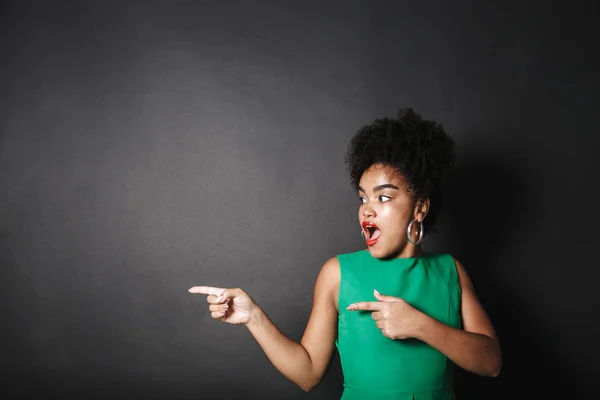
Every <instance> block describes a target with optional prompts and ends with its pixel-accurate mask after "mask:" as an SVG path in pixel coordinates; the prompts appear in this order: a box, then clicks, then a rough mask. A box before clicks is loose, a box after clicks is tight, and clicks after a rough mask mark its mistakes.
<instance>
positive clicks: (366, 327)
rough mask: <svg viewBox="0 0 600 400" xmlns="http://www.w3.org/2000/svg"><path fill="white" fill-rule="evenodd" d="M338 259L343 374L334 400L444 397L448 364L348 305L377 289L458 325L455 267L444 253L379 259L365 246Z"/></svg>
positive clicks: (449, 395) (449, 379)
mask: <svg viewBox="0 0 600 400" xmlns="http://www.w3.org/2000/svg"><path fill="white" fill-rule="evenodd" d="M337 258H338V260H339V262H340V269H341V281H340V291H339V309H340V310H339V317H338V337H337V340H336V346H337V349H338V352H339V355H340V361H341V365H342V371H343V374H344V391H343V394H342V400H359V399H360V400H365V399H369V400H412V399H415V400H451V399H454V398H455V397H454V384H453V379H454V376H453V375H454V364H453V363H452V361H450V360H449V359H447V357H446V356H444V355H443V354H442V353H440V352H439V351H437V350H436V349H434V348H433V347H431V346H429V345H428V344H426V343H425V342H422V341H420V340H417V339H406V340H392V339H390V338H387V337H385V336H383V334H382V333H381V330H380V329H378V328H377V326H376V325H375V321H374V320H373V318H372V317H371V311H348V310H346V307H347V306H348V305H349V304H351V303H356V302H359V301H377V299H375V297H374V295H373V289H377V290H378V291H379V292H380V293H381V294H384V295H389V296H394V297H401V298H403V299H404V300H406V301H407V302H408V303H409V304H410V305H412V306H413V307H415V308H416V309H418V310H420V311H422V312H424V313H425V314H427V315H429V316H431V317H433V318H435V319H437V320H438V321H441V322H443V323H445V324H447V325H450V326H452V327H454V328H460V327H461V320H460V299H461V290H460V285H459V284H458V273H457V271H456V265H455V263H454V258H453V257H452V256H451V255H449V254H433V253H425V254H424V255H422V256H420V257H415V258H396V259H391V260H380V259H377V258H374V257H372V256H371V254H370V253H369V251H368V250H362V251H358V252H355V253H349V254H342V255H339V256H337Z"/></svg>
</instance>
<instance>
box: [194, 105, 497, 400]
mask: <svg viewBox="0 0 600 400" xmlns="http://www.w3.org/2000/svg"><path fill="white" fill-rule="evenodd" d="M346 161H347V163H348V166H349V171H350V176H351V180H352V184H353V186H354V188H355V189H356V191H357V194H358V196H359V198H360V207H359V212H358V220H359V223H360V226H361V234H362V235H363V238H364V240H365V242H366V244H367V247H368V249H367V250H361V251H357V252H354V253H349V254H342V255H339V256H337V257H333V258H331V259H330V260H328V261H327V262H326V263H325V264H324V265H323V267H322V269H321V271H320V273H319V276H318V278H317V281H316V284H315V289H314V298H313V308H312V311H311V314H310V318H309V321H308V324H307V326H306V330H305V332H304V335H303V336H302V339H301V341H300V343H298V342H295V341H293V340H291V339H289V338H288V337H287V336H285V335H284V334H283V333H282V332H281V331H279V329H278V328H277V327H276V326H275V324H273V322H271V321H270V320H269V318H268V316H267V315H266V314H265V313H264V312H263V310H262V309H261V308H260V307H259V306H258V305H257V304H256V303H255V302H254V301H253V300H252V299H251V298H250V296H248V294H246V293H245V292H244V291H242V290H241V289H222V288H215V287H207V286H195V287H192V288H191V289H190V290H189V291H190V292H191V293H199V294H207V295H208V298H207V300H208V303H209V304H210V306H209V309H210V311H211V315H212V317H213V318H215V319H218V320H221V321H223V322H227V323H231V324H244V325H246V326H247V327H248V329H249V330H250V332H251V333H252V335H253V336H254V338H255V339H256V340H257V341H258V343H259V344H260V346H261V347H262V349H263V350H264V352H265V353H266V355H267V356H268V358H269V360H270V361H271V362H272V363H273V365H274V366H275V367H276V368H277V369H278V370H279V371H280V372H281V373H282V374H283V375H285V376H286V377H287V378H289V379H290V380H292V381H293V382H295V383H296V384H297V385H298V386H300V387H301V388H302V389H304V390H306V391H308V390H310V389H312V388H314V387H315V386H316V385H317V384H318V383H319V382H320V381H321V379H322V378H323V375H324V374H325V372H326V370H327V367H328V365H329V362H330V360H331V357H332V355H333V352H334V349H335V347H337V349H338V351H339V354H340V360H341V364H342V370H343V373H344V392H343V395H342V399H343V400H354V399H382V400H383V399H390V400H391V399H402V400H404V399H427V400H433V399H436V400H437V399H444V400H446V399H453V398H454V389H453V369H454V364H456V365H458V366H460V367H462V368H463V369H465V370H468V371H471V372H473V373H475V374H479V375H484V376H492V377H495V376H497V375H498V374H499V373H500V368H501V363H502V357H501V351H500V344H499V341H498V338H497V336H496V333H495V330H494V327H493V325H492V323H491V321H490V319H489V317H488V316H487V314H486V312H485V310H484V309H483V307H482V305H481V303H480V302H479V300H478V298H477V296H476V294H475V290H474V288H473V285H472V283H471V280H470V279H469V276H468V274H467V272H466V271H465V268H464V267H463V266H462V265H461V263H460V262H459V261H458V260H456V259H455V258H454V257H452V256H451V255H448V254H435V253H426V252H424V251H423V249H422V247H421V244H420V243H421V240H422V239H423V236H424V235H425V234H427V233H428V231H429V230H430V228H431V226H432V224H433V223H434V222H435V219H436V217H437V212H438V211H439V207H440V202H439V200H440V198H441V195H440V190H441V186H442V182H443V180H444V178H445V177H447V176H448V174H449V172H450V170H451V167H452V165H453V164H454V142H453V140H452V139H451V138H450V137H449V136H448V135H447V134H446V133H445V131H444V129H443V128H442V126H441V125H439V124H437V123H435V122H433V121H428V120H424V119H422V118H421V116H420V115H418V114H416V113H415V112H414V111H413V110H412V109H408V110H401V111H400V112H399V113H398V114H397V115H396V116H395V117H394V118H382V119H378V120H375V121H374V122H373V123H371V124H369V125H365V126H363V127H362V128H361V129H360V130H359V131H358V132H357V133H356V134H355V135H354V137H353V138H352V140H351V142H350V146H349V148H348V152H347V155H346Z"/></svg>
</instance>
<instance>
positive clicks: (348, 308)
mask: <svg viewBox="0 0 600 400" xmlns="http://www.w3.org/2000/svg"><path fill="white" fill-rule="evenodd" d="M346 310H354V304H350V305H349V306H348V307H346Z"/></svg>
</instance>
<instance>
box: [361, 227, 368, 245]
mask: <svg viewBox="0 0 600 400" xmlns="http://www.w3.org/2000/svg"><path fill="white" fill-rule="evenodd" d="M360 236H362V238H363V240H364V241H365V242H366V241H367V239H365V231H363V230H362V229H361V230H360Z"/></svg>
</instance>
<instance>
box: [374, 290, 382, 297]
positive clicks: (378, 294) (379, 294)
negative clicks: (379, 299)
mask: <svg viewBox="0 0 600 400" xmlns="http://www.w3.org/2000/svg"><path fill="white" fill-rule="evenodd" d="M373 293H375V294H376V295H377V296H381V293H379V292H378V291H377V289H373Z"/></svg>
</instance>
